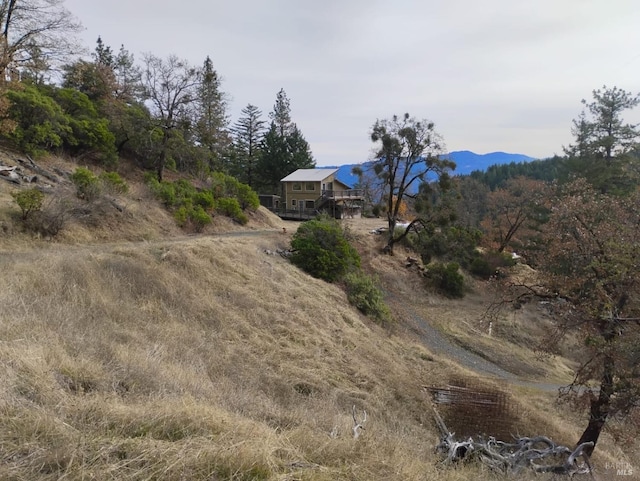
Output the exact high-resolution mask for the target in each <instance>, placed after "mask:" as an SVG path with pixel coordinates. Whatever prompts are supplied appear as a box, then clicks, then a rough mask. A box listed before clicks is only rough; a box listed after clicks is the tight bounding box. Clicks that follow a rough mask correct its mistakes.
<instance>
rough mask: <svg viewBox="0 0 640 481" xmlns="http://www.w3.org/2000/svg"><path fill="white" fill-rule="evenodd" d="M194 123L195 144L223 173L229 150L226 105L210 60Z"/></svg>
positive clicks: (207, 61)
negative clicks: (223, 161) (222, 169)
mask: <svg viewBox="0 0 640 481" xmlns="http://www.w3.org/2000/svg"><path fill="white" fill-rule="evenodd" d="M200 77H201V81H200V84H199V85H198V93H197V102H196V112H195V115H196V119H195V140H196V141H197V143H198V144H200V145H201V146H202V147H203V148H204V149H206V151H207V163H208V165H209V167H210V168H212V169H214V170H221V168H222V157H223V155H224V153H225V151H226V150H227V148H228V146H229V135H228V132H227V125H228V123H229V122H228V117H227V104H226V102H225V100H224V93H223V92H221V90H220V77H218V73H217V72H216V71H215V69H214V68H213V62H212V61H211V58H210V57H209V56H207V58H206V59H205V61H204V65H203V66H202V70H201V73H200Z"/></svg>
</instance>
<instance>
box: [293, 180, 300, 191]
mask: <svg viewBox="0 0 640 481" xmlns="http://www.w3.org/2000/svg"><path fill="white" fill-rule="evenodd" d="M291 188H292V189H293V190H302V184H301V183H299V182H294V184H293V185H292V186H291Z"/></svg>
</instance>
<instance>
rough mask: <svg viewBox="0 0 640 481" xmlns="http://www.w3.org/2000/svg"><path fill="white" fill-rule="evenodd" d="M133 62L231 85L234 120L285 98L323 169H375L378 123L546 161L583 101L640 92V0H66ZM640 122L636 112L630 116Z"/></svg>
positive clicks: (86, 33)
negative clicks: (148, 56) (430, 126)
mask: <svg viewBox="0 0 640 481" xmlns="http://www.w3.org/2000/svg"><path fill="white" fill-rule="evenodd" d="M64 6H65V8H66V9H67V10H69V12H70V13H71V14H73V15H74V16H75V17H76V18H77V19H78V20H79V21H80V22H81V23H82V25H83V27H84V30H83V31H82V32H81V34H80V38H81V41H82V43H83V44H84V45H85V46H86V48H87V52H86V53H87V55H88V54H89V53H90V52H91V51H92V50H93V49H94V48H95V42H96V39H97V38H98V36H101V37H102V40H103V41H104V43H105V44H106V45H109V46H111V47H112V49H113V50H114V51H117V50H118V49H119V48H120V45H124V47H125V48H126V49H127V50H129V51H130V52H131V53H132V54H133V55H134V57H135V58H136V59H137V60H141V59H142V54H143V53H153V54H154V55H156V56H159V57H163V58H166V57H168V56H169V55H176V56H178V57H179V58H181V59H185V60H187V61H189V62H190V63H191V64H192V65H194V66H200V65H202V63H203V62H204V60H205V58H206V57H207V56H210V57H211V60H212V61H213V65H214V68H215V69H216V71H217V72H218V74H219V75H220V76H221V78H222V90H223V91H224V92H225V93H226V94H227V98H228V103H229V115H230V120H231V123H233V122H235V121H236V120H237V119H238V118H239V117H240V111H241V110H242V108H244V107H245V106H246V105H247V104H253V105H256V106H258V107H259V108H260V109H261V110H262V112H263V118H264V119H265V120H267V119H268V113H269V112H270V111H271V110H272V109H273V105H274V103H275V98H276V94H277V92H278V91H279V90H280V89H281V88H284V90H285V92H286V93H287V96H288V97H289V99H290V101H291V116H292V119H293V121H294V122H295V123H296V124H297V125H298V127H299V128H300V130H301V131H302V133H303V135H304V136H305V138H306V139H307V141H308V142H309V144H310V147H311V150H312V152H313V156H314V158H315V160H316V162H317V164H318V166H326V165H343V164H351V163H359V162H364V161H366V160H370V159H371V158H372V155H373V144H372V142H371V140H370V131H371V127H372V125H373V124H374V123H375V121H376V119H385V118H390V117H392V116H393V115H394V114H397V115H403V114H404V113H405V112H408V113H409V114H410V115H411V116H414V117H416V118H418V119H428V120H431V121H433V122H435V125H436V130H437V131H438V132H439V133H440V134H441V135H442V136H443V137H444V140H445V143H446V146H447V150H448V151H456V150H471V151H473V152H476V153H478V154H484V153H490V152H496V151H502V152H510V153H520V154H526V155H529V156H531V157H536V158H546V157H550V156H552V155H554V154H562V147H563V146H567V145H569V144H570V143H571V142H572V136H571V121H572V119H575V118H576V117H578V115H579V114H580V112H581V110H582V108H583V106H582V104H581V100H582V99H587V100H590V99H591V98H592V91H593V90H594V89H598V88H602V87H603V86H605V85H606V86H607V87H613V86H616V87H618V88H622V89H625V90H627V91H630V92H632V93H638V92H640V1H638V0H482V1H479V0H393V1H391V0H387V1H382V0H322V1H315V0H182V1H175V0H109V1H105V0H65V1H64ZM624 118H625V120H627V121H629V122H634V123H637V122H640V108H638V109H636V110H634V111H632V112H629V113H628V114H626V115H625V117H624Z"/></svg>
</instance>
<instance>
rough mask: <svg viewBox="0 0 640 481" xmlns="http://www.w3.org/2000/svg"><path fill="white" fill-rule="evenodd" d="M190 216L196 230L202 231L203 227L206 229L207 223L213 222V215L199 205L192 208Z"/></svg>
mask: <svg viewBox="0 0 640 481" xmlns="http://www.w3.org/2000/svg"><path fill="white" fill-rule="evenodd" d="M189 217H190V220H191V222H192V223H193V227H194V229H195V230H196V232H202V229H204V227H205V226H206V225H207V224H211V216H209V214H207V213H206V212H205V210H204V209H203V208H202V207H201V206H199V205H196V206H195V207H193V208H192V209H191V212H190V213H189Z"/></svg>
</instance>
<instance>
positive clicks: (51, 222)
mask: <svg viewBox="0 0 640 481" xmlns="http://www.w3.org/2000/svg"><path fill="white" fill-rule="evenodd" d="M70 215H71V203H70V202H69V199H67V198H66V197H65V196H64V195H63V194H60V193H57V192H56V193H54V195H53V196H51V197H49V200H48V201H47V202H46V203H45V204H44V205H43V206H42V209H41V210H38V211H35V212H34V213H33V215H31V216H30V217H29V218H28V219H27V220H26V226H27V228H28V229H29V230H31V231H32V232H35V233H36V234H38V235H41V236H44V237H55V236H56V235H57V234H58V233H59V232H60V231H61V230H62V228H63V227H64V225H65V223H66V221H67V219H68V218H69V216H70Z"/></svg>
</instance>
